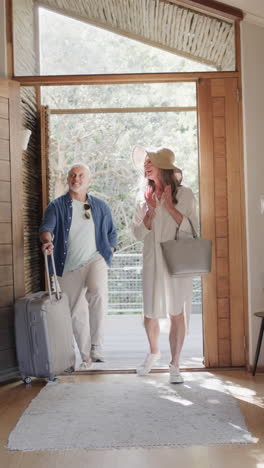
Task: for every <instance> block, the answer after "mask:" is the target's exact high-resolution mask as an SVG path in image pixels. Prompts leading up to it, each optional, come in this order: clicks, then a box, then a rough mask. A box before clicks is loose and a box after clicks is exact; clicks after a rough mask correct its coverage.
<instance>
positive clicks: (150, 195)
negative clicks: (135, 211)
mask: <svg viewBox="0 0 264 468" xmlns="http://www.w3.org/2000/svg"><path fill="white" fill-rule="evenodd" d="M144 197H145V200H146V203H147V205H148V209H149V210H150V211H153V210H155V208H156V198H155V195H154V192H153V189H152V187H150V185H149V186H148V187H147V189H146V191H145V193H144Z"/></svg>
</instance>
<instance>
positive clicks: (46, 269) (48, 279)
mask: <svg viewBox="0 0 264 468" xmlns="http://www.w3.org/2000/svg"><path fill="white" fill-rule="evenodd" d="M50 256H51V263H52V269H53V275H54V283H55V293H56V298H57V299H60V298H61V294H60V287H59V281H58V278H57V274H56V267H55V262H54V255H53V252H52V253H51V255H50ZM44 259H45V271H46V276H47V283H48V290H49V297H50V302H52V292H51V284H50V275H49V266H48V251H47V249H46V250H44Z"/></svg>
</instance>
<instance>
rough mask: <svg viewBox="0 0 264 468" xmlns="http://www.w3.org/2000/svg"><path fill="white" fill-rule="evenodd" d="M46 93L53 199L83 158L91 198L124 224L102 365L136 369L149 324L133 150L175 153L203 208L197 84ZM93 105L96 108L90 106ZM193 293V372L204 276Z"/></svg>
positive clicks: (165, 357) (186, 358)
mask: <svg viewBox="0 0 264 468" xmlns="http://www.w3.org/2000/svg"><path fill="white" fill-rule="evenodd" d="M80 88H81V89H80ZM41 95H42V102H43V104H44V105H45V106H48V107H45V113H46V117H45V119H43V121H44V122H45V127H46V133H47V134H48V135H49V138H48V141H49V144H48V148H47V155H46V157H47V167H48V174H47V176H48V177H47V180H48V185H47V192H48V193H47V199H48V200H49V201H51V200H52V199H54V198H56V197H58V196H60V195H62V194H63V193H64V192H65V191H66V190H67V185H66V176H67V171H68V168H69V167H70V165H71V164H73V163H74V162H76V161H81V162H83V163H85V164H88V165H89V167H90V169H91V172H92V178H93V181H92V185H91V187H90V191H91V193H93V194H95V195H96V196H99V197H100V198H102V199H104V200H105V201H106V202H107V203H108V204H109V206H110V208H111V211H112V214H113V218H114V221H115V224H116V225H117V230H118V239H119V242H118V251H117V252H116V253H115V255H114V259H113V264H112V268H111V269H109V284H108V286H109V309H108V316H107V320H106V333H105V354H106V356H107V361H106V362H105V363H102V364H96V367H97V368H99V369H105V368H129V367H132V368H135V367H136V366H137V364H138V362H140V361H141V360H142V359H143V357H144V355H145V352H146V350H147V340H146V337H145V333H144V330H143V326H142V312H143V300H142V285H141V281H142V278H141V274H142V243H141V242H136V241H135V239H134V238H133V236H132V233H131V229H130V224H131V221H132V218H133V213H134V208H135V203H136V198H137V196H138V194H139V192H141V191H142V190H143V187H144V178H143V177H142V175H141V174H139V173H138V172H137V171H136V170H135V169H134V167H133V165H132V160H131V152H132V149H133V146H135V145H137V144H139V145H144V146H146V147H152V148H155V147H158V146H166V147H170V148H172V149H173V150H174V151H175V154H176V158H177V165H178V166H179V167H180V168H182V170H183V175H184V179H183V184H185V185H188V186H189V187H191V188H192V190H193V192H194V194H195V197H196V200H197V207H198V210H199V158H198V143H197V109H196V101H197V99H196V83H195V82H189V83H181V82H177V83H162V84H158V83H157V84H133V85H132V84H130V85H115V86H111V85H102V86H81V87H72V86H70V87H66V86H63V87H49V88H42V91H41ZM54 103H57V107H55V106H54ZM86 103H87V104H89V103H92V105H91V104H90V107H84V106H85V104H86ZM117 104H118V105H117ZM51 106H53V107H51ZM58 106H59V107H58ZM193 289H194V294H193V305H192V312H193V317H192V319H191V323H190V333H189V335H188V337H187V338H186V343H185V346H184V350H183V355H182V357H183V359H182V365H183V367H191V368H193V367H194V368H195V367H202V366H203V336H202V335H203V333H202V330H203V326H202V300H201V297H202V293H201V280H200V278H194V280H193ZM168 326H169V324H168V322H167V321H166V320H165V321H163V322H162V323H161V343H160V344H161V351H162V360H161V366H166V365H167V364H168V362H169V346H168Z"/></svg>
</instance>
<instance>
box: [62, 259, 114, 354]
mask: <svg viewBox="0 0 264 468" xmlns="http://www.w3.org/2000/svg"><path fill="white" fill-rule="evenodd" d="M58 280H59V283H60V287H61V289H62V291H64V292H65V293H66V294H67V296H68V298H69V302H70V309H71V316H72V326H73V333H74V336H75V339H76V342H77V345H78V348H79V351H80V354H81V357H82V359H83V360H88V359H89V358H90V352H91V345H97V346H102V344H103V334H104V318H105V315H106V312H107V306H108V287H107V265H106V262H105V260H104V259H103V258H102V257H101V255H100V256H97V257H96V258H95V259H93V260H91V261H90V262H89V263H87V264H86V265H84V266H83V267H81V268H78V269H77V270H73V271H66V272H65V273H63V276H62V277H61V278H60V277H59V278H58Z"/></svg>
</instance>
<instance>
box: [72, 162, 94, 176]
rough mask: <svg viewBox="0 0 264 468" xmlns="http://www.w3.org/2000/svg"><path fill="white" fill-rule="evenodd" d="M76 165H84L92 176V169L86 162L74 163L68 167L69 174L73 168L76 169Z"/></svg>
mask: <svg viewBox="0 0 264 468" xmlns="http://www.w3.org/2000/svg"><path fill="white" fill-rule="evenodd" d="M75 167H84V169H86V171H87V172H88V175H89V177H91V171H90V168H89V166H87V164H84V163H83V162H76V163H74V164H72V165H71V166H70V167H69V169H68V175H69V173H70V172H71V170H72V169H74V168H75Z"/></svg>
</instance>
